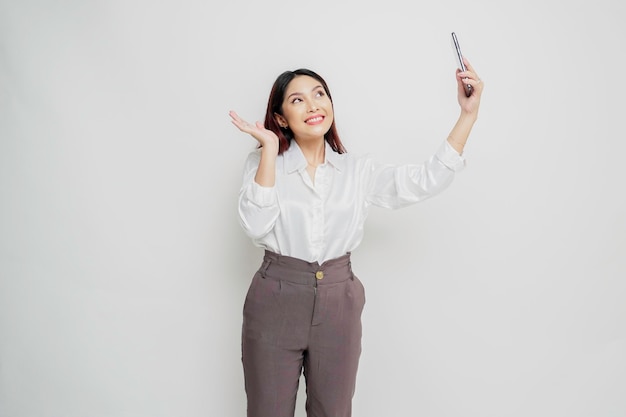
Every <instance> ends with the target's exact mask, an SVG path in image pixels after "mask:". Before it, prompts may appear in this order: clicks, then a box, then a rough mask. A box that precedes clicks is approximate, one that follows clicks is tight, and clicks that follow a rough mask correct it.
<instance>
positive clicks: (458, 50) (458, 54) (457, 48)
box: [452, 32, 472, 97]
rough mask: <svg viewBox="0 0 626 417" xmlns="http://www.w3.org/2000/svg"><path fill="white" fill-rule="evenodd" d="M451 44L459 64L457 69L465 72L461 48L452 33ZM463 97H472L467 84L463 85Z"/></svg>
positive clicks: (470, 88)
mask: <svg viewBox="0 0 626 417" xmlns="http://www.w3.org/2000/svg"><path fill="white" fill-rule="evenodd" d="M452 43H453V44H454V50H455V52H456V59H457V61H458V63H459V68H461V71H465V70H466V68H465V64H464V63H463V54H462V53H461V47H460V46H459V40H458V39H457V37H456V33H454V32H452ZM465 95H466V96H467V97H469V96H471V95H472V86H471V85H469V84H465Z"/></svg>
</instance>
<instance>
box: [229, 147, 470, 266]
mask: <svg viewBox="0 0 626 417" xmlns="http://www.w3.org/2000/svg"><path fill="white" fill-rule="evenodd" d="M325 153H326V156H325V161H324V163H323V164H322V165H320V166H318V167H317V171H316V172H315V183H313V181H312V180H311V177H310V176H309V174H308V173H307V171H306V168H307V162H306V159H305V158H304V155H303V154H302V151H301V150H300V147H299V146H298V144H297V143H296V142H295V141H292V142H291V146H290V147H289V149H287V151H285V152H284V153H283V154H282V155H279V156H278V157H277V160H276V182H275V184H274V186H273V187H262V186H260V185H259V184H257V183H256V182H255V181H254V177H255V175H256V171H257V168H258V166H259V161H260V158H261V151H260V149H256V150H254V151H252V152H251V153H250V154H249V155H248V158H247V160H246V163H245V167H244V175H243V185H242V187H241V190H240V192H239V218H240V223H241V225H242V227H243V229H244V230H245V232H246V233H247V234H248V236H250V237H251V238H252V240H253V242H254V244H255V245H257V246H259V247H262V248H265V249H268V250H271V251H272V252H276V253H279V254H281V255H286V256H291V257H295V258H299V259H303V260H305V261H309V262H314V261H317V262H319V263H320V264H321V263H322V262H324V261H326V260H328V259H332V258H336V257H338V256H341V255H344V254H346V253H347V252H351V251H353V250H354V249H355V248H356V247H357V246H358V245H359V243H361V241H362V239H363V226H364V223H365V219H366V217H367V214H368V209H369V207H370V206H372V205H374V206H378V207H384V208H389V209H396V208H401V207H405V206H408V205H411V204H414V203H417V202H419V201H423V200H425V199H427V198H429V197H432V196H434V195H436V194H437V193H439V192H441V191H442V190H443V189H445V188H446V187H447V186H448V185H449V184H450V183H451V182H452V180H453V179H454V175H455V172H458V171H459V170H461V169H462V168H463V167H464V166H465V159H464V158H463V157H462V156H461V155H459V154H458V152H456V151H455V150H454V148H452V146H450V144H449V143H448V142H447V141H445V142H444V143H443V144H442V145H441V146H440V147H439V149H438V151H437V152H436V153H435V154H434V155H433V156H431V157H430V158H429V159H428V160H427V161H425V162H424V163H422V164H415V165H411V164H407V165H390V164H380V163H376V162H374V161H373V160H372V159H371V158H370V157H369V156H355V155H352V154H350V153H344V154H338V153H336V152H335V151H333V150H332V148H331V147H330V145H328V143H326V152H325Z"/></svg>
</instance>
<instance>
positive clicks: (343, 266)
mask: <svg viewBox="0 0 626 417" xmlns="http://www.w3.org/2000/svg"><path fill="white" fill-rule="evenodd" d="M259 272H260V273H261V275H262V276H263V278H268V279H275V280H281V281H289V282H293V283H295V284H303V285H314V286H317V285H327V284H334V283H338V282H343V281H346V280H348V279H354V275H353V274H352V263H351V260H350V253H349V252H348V253H346V254H345V255H342V256H340V257H338V258H334V259H330V260H328V261H324V262H323V263H322V264H321V265H320V264H319V263H318V262H308V261H305V260H302V259H298V258H294V257H291V256H285V255H279V254H277V253H275V252H272V251H270V250H265V256H264V257H263V264H262V265H261V268H260V269H259Z"/></svg>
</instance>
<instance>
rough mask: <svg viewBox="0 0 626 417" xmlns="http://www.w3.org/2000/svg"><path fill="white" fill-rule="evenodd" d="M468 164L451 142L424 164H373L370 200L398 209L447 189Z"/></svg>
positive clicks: (370, 180)
mask: <svg viewBox="0 0 626 417" xmlns="http://www.w3.org/2000/svg"><path fill="white" fill-rule="evenodd" d="M464 167H465V158H463V156H462V155H460V154H459V153H458V152H457V151H456V150H455V149H454V148H453V147H452V146H451V145H450V144H449V143H448V141H447V140H446V141H444V143H443V144H442V145H441V146H440V147H439V149H438V150H437V152H435V154H434V155H432V156H431V157H430V158H429V159H428V160H426V161H425V162H424V163H422V164H406V165H390V164H376V163H370V164H369V175H368V184H367V189H368V191H367V202H368V203H369V204H372V205H375V206H379V207H383V208H390V209H397V208H402V207H405V206H408V205H411V204H415V203H417V202H420V201H423V200H426V199H427V198H430V197H433V196H435V195H437V194H439V193H440V192H441V191H443V190H444V189H446V188H447V187H448V186H449V185H450V183H451V182H452V180H453V179H454V177H455V174H456V173H457V172H459V171H461V170H462V169H463V168H464Z"/></svg>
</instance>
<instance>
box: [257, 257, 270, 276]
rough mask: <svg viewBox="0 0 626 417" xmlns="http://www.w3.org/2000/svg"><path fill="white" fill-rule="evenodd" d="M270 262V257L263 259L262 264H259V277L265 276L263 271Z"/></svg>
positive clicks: (265, 270)
mask: <svg viewBox="0 0 626 417" xmlns="http://www.w3.org/2000/svg"><path fill="white" fill-rule="evenodd" d="M271 263H272V260H271V259H268V258H265V259H264V260H263V264H262V265H261V268H259V272H260V273H261V277H263V278H265V273H266V272H267V268H269V266H270V264H271Z"/></svg>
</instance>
